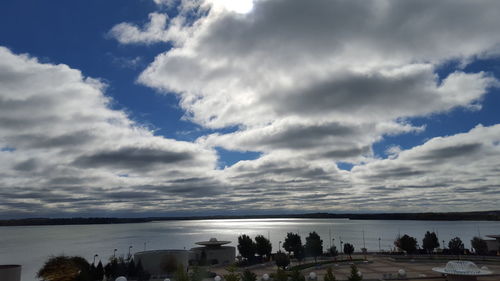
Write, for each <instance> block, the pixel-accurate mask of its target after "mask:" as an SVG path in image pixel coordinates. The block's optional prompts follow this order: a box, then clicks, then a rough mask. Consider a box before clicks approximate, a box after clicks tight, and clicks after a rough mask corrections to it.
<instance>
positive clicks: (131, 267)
mask: <svg viewBox="0 0 500 281" xmlns="http://www.w3.org/2000/svg"><path fill="white" fill-rule="evenodd" d="M127 276H128V277H133V278H134V277H136V276H137V269H136V267H135V262H134V259H129V261H128V264H127Z"/></svg>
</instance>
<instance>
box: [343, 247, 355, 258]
mask: <svg viewBox="0 0 500 281" xmlns="http://www.w3.org/2000/svg"><path fill="white" fill-rule="evenodd" d="M352 253H354V246H353V245H352V244H350V243H345V244H344V254H346V255H349V259H352V256H351V255H352Z"/></svg>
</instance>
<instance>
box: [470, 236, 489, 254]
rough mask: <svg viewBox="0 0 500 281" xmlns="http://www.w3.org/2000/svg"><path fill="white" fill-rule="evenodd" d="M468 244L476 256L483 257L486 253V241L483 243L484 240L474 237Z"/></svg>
mask: <svg viewBox="0 0 500 281" xmlns="http://www.w3.org/2000/svg"><path fill="white" fill-rule="evenodd" d="M470 244H471V246H472V248H474V251H475V252H476V254H477V255H485V254H487V253H488V245H487V244H486V241H484V239H481V238H480V237H474V238H472V240H471V241H470Z"/></svg>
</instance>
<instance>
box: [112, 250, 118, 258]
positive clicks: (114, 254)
mask: <svg viewBox="0 0 500 281" xmlns="http://www.w3.org/2000/svg"><path fill="white" fill-rule="evenodd" d="M116 251H118V250H117V249H115V250H114V251H113V258H116Z"/></svg>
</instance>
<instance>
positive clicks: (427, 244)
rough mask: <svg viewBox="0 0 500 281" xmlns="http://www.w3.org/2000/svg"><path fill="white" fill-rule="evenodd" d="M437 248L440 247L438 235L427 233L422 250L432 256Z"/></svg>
mask: <svg viewBox="0 0 500 281" xmlns="http://www.w3.org/2000/svg"><path fill="white" fill-rule="evenodd" d="M437 247H439V239H438V238H437V235H436V233H434V232H429V231H427V232H426V233H425V236H424V239H423V240H422V248H424V250H426V251H427V253H429V254H430V253H432V252H433V251H434V249H436V248H437Z"/></svg>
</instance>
